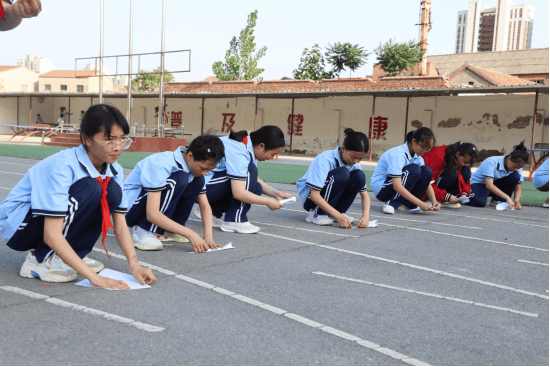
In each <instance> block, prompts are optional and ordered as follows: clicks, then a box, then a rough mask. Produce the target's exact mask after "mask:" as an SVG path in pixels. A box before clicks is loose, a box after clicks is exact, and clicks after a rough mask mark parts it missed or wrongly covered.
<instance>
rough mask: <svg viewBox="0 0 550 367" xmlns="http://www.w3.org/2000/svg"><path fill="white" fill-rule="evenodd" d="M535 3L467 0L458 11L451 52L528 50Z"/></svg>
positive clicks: (505, 0) (507, 0)
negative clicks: (487, 3) (491, 4)
mask: <svg viewBox="0 0 550 367" xmlns="http://www.w3.org/2000/svg"><path fill="white" fill-rule="evenodd" d="M534 19H535V7H534V6H532V5H529V4H512V1H511V0H498V3H497V6H494V7H489V6H484V7H483V8H481V1H480V0H475V1H470V3H469V4H468V9H467V10H463V11H459V12H458V17H457V25H456V49H455V53H457V54H459V53H474V52H485V51H512V50H514V51H515V50H528V49H530V48H531V40H532V36H533V25H534Z"/></svg>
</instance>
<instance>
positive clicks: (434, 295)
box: [313, 271, 539, 317]
mask: <svg viewBox="0 0 550 367" xmlns="http://www.w3.org/2000/svg"><path fill="white" fill-rule="evenodd" d="M313 274H316V275H322V276H325V277H329V278H336V279H342V280H348V281H350V282H355V283H362V284H368V285H373V286H375V287H380V288H386V289H392V290H396V291H401V292H407V293H414V294H418V295H420V296H426V297H433V298H440V299H445V300H447V301H453V302H459V303H464V304H468V305H473V306H479V307H485V308H490V309H493V310H497V311H505V312H511V313H515V314H518V315H523V316H528V317H539V315H538V314H536V313H532V312H525V311H518V310H514V309H512V308H508V307H499V306H493V305H486V304H484V303H479V302H474V301H469V300H466V299H460V298H454V297H446V296H442V295H440V294H435V293H429V292H419V291H415V290H414V289H407V288H399V287H393V286H391V285H387V284H378V283H372V282H368V281H366V280H361V279H354V278H347V277H343V276H339V275H334V274H327V273H323V272H320V271H314V272H313Z"/></svg>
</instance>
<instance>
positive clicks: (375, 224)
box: [367, 219, 378, 228]
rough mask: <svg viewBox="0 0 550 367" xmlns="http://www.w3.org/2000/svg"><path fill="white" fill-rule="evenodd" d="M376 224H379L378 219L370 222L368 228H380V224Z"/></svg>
mask: <svg viewBox="0 0 550 367" xmlns="http://www.w3.org/2000/svg"><path fill="white" fill-rule="evenodd" d="M376 222H378V219H377V220H371V221H370V222H369V225H368V226H367V228H376V227H378V223H376Z"/></svg>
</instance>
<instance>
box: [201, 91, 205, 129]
mask: <svg viewBox="0 0 550 367" xmlns="http://www.w3.org/2000/svg"><path fill="white" fill-rule="evenodd" d="M202 134H204V97H202V107H201V135H202Z"/></svg>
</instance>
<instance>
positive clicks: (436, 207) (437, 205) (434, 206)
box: [432, 201, 441, 212]
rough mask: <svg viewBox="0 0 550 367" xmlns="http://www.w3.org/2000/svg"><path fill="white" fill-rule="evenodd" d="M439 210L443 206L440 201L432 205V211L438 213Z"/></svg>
mask: <svg viewBox="0 0 550 367" xmlns="http://www.w3.org/2000/svg"><path fill="white" fill-rule="evenodd" d="M439 209H441V204H440V203H439V202H438V201H434V202H433V204H432V210H433V211H436V212H437V211H439Z"/></svg>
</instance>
